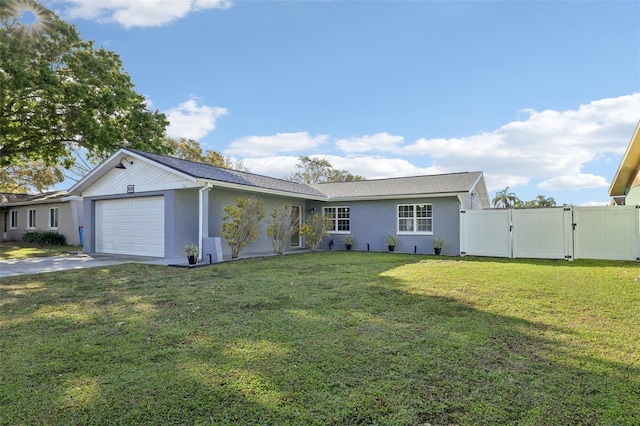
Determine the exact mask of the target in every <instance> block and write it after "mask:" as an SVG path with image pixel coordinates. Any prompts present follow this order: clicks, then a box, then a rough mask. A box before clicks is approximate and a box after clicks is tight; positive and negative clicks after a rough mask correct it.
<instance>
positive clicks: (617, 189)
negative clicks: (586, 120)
mask: <svg viewBox="0 0 640 426" xmlns="http://www.w3.org/2000/svg"><path fill="white" fill-rule="evenodd" d="M639 168H640V121H638V125H637V126H636V131H635V132H634V134H633V136H632V137H631V142H629V146H628V147H627V151H626V152H625V153H624V157H622V161H621V162H620V166H618V171H617V172H616V175H615V177H614V178H613V182H612V183H611V186H610V187H609V195H610V196H612V197H616V196H623V195H626V194H627V190H628V189H629V188H630V187H631V184H632V182H633V180H634V179H635V177H636V175H637V174H638V169H639Z"/></svg>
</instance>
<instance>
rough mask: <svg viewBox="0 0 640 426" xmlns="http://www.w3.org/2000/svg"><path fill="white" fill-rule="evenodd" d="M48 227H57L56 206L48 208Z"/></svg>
mask: <svg viewBox="0 0 640 426" xmlns="http://www.w3.org/2000/svg"><path fill="white" fill-rule="evenodd" d="M49 229H58V208H57V207H52V208H50V209H49Z"/></svg>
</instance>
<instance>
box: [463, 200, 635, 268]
mask: <svg viewBox="0 0 640 426" xmlns="http://www.w3.org/2000/svg"><path fill="white" fill-rule="evenodd" d="M639 207H640V206H600V207H574V206H566V207H557V208H537V209H494V210H466V211H465V210H462V211H461V212H460V254H461V255H462V256H465V255H468V256H491V257H508V258H540V259H567V260H573V259H610V260H640V208H639Z"/></svg>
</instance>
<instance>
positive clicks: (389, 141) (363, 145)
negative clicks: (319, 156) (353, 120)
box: [336, 132, 404, 153]
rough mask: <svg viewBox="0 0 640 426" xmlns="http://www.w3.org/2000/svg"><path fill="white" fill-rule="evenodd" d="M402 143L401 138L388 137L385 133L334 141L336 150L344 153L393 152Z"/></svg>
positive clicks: (402, 139)
mask: <svg viewBox="0 0 640 426" xmlns="http://www.w3.org/2000/svg"><path fill="white" fill-rule="evenodd" d="M403 142H404V138H403V137H402V136H394V135H390V134H388V133H386V132H384V133H376V134H375V135H370V136H369V135H366V136H361V137H351V138H346V139H339V140H337V141H336V148H338V149H340V150H342V151H343V152H346V153H354V152H370V151H394V150H396V149H397V148H398V146H399V145H401V144H402V143H403Z"/></svg>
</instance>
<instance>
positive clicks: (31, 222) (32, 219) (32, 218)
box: [27, 209, 36, 229]
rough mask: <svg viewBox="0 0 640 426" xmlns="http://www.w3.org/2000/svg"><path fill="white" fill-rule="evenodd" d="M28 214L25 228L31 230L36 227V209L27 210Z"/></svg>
mask: <svg viewBox="0 0 640 426" xmlns="http://www.w3.org/2000/svg"><path fill="white" fill-rule="evenodd" d="M28 213H29V216H28V220H27V228H28V229H33V228H35V227H36V209H29V212H28Z"/></svg>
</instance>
